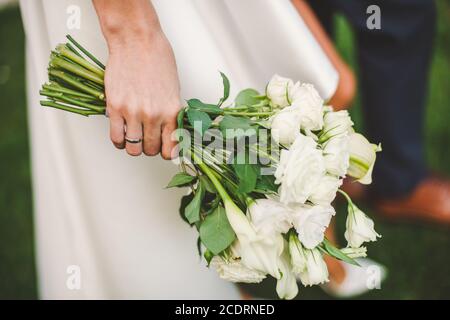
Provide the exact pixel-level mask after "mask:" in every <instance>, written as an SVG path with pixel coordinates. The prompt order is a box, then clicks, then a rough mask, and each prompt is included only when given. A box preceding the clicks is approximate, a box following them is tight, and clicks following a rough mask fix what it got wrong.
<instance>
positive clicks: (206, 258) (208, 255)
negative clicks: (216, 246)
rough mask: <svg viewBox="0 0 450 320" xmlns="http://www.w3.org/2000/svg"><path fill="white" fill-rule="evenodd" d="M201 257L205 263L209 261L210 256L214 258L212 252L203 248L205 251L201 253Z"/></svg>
mask: <svg viewBox="0 0 450 320" xmlns="http://www.w3.org/2000/svg"><path fill="white" fill-rule="evenodd" d="M203 257H205V260H206V263H207V264H208V267H209V264H210V263H211V260H212V258H214V254H213V253H212V252H211V251H209V250H208V249H206V250H205V253H203Z"/></svg>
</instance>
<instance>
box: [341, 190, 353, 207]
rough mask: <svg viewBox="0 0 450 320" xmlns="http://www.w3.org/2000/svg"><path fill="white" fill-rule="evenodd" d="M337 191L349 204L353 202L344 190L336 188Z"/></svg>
mask: <svg viewBox="0 0 450 320" xmlns="http://www.w3.org/2000/svg"><path fill="white" fill-rule="evenodd" d="M338 192H339V193H340V194H342V195H343V196H344V198H345V199H346V200H347V202H348V203H349V204H353V201H352V199H351V198H350V196H349V195H348V194H347V193H346V192H345V191H342V190H341V189H338Z"/></svg>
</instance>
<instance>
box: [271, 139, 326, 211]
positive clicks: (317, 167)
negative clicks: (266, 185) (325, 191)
mask: <svg viewBox="0 0 450 320" xmlns="http://www.w3.org/2000/svg"><path fill="white" fill-rule="evenodd" d="M324 174H325V164H324V158H323V156H322V152H321V151H320V150H318V149H317V144H316V142H315V141H314V140H313V139H312V138H311V137H306V136H304V135H302V134H299V135H298V136H297V138H296V139H295V141H294V143H293V144H292V145H291V147H290V149H289V150H282V151H281V155H280V162H279V164H278V167H277V169H276V171H275V178H276V181H275V183H277V184H281V185H280V188H279V190H278V193H279V195H280V201H281V202H283V203H284V204H292V203H305V201H306V200H307V199H308V198H309V197H310V195H311V194H312V193H313V191H314V190H315V189H316V187H317V186H318V184H319V182H320V180H321V179H322V176H323V175H324Z"/></svg>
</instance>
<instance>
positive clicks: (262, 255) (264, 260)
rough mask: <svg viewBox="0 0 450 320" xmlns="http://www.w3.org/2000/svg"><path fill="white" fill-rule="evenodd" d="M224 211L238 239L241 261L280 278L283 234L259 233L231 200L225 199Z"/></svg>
mask: <svg viewBox="0 0 450 320" xmlns="http://www.w3.org/2000/svg"><path fill="white" fill-rule="evenodd" d="M224 205H225V212H226V215H227V218H228V221H229V222H230V225H231V227H232V228H233V230H234V232H235V233H236V237H237V239H238V241H239V248H240V256H241V261H242V263H243V264H244V265H245V266H246V267H247V268H250V269H254V270H258V271H261V272H264V273H268V274H270V275H271V276H272V277H274V278H276V279H280V277H281V274H280V270H279V266H278V265H279V259H280V256H281V254H282V252H283V246H284V243H283V241H284V240H283V236H282V235H281V234H279V233H273V234H271V235H266V234H260V233H258V232H257V231H256V228H255V227H254V226H253V224H251V223H250V221H249V219H248V218H247V216H246V215H245V214H244V213H243V212H242V211H241V209H239V207H238V206H236V204H235V203H234V202H233V201H232V200H231V199H225V200H224Z"/></svg>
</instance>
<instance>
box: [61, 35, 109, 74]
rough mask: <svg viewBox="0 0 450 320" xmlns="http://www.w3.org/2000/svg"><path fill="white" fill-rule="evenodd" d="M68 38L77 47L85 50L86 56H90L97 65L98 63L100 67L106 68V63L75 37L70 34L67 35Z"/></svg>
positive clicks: (82, 50)
mask: <svg viewBox="0 0 450 320" xmlns="http://www.w3.org/2000/svg"><path fill="white" fill-rule="evenodd" d="M66 38H67V39H68V40H69V41H70V42H72V43H73V44H74V45H75V47H77V48H78V49H79V50H80V51H81V52H83V53H84V54H85V55H86V56H88V57H89V59H91V60H92V61H93V62H94V63H95V64H96V65H98V66H99V67H100V68H102V69H103V70H105V65H104V64H103V63H101V62H100V61H99V60H98V59H97V58H96V57H95V56H94V55H93V54H91V53H90V52H89V51H87V50H86V49H85V48H84V47H83V46H82V45H81V44H79V43H78V42H77V41H76V40H75V39H74V38H72V37H71V36H70V35H66Z"/></svg>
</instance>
